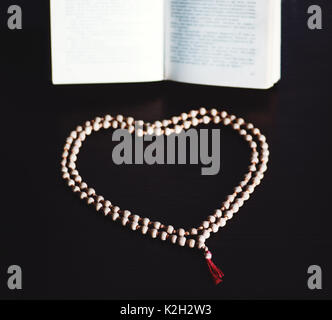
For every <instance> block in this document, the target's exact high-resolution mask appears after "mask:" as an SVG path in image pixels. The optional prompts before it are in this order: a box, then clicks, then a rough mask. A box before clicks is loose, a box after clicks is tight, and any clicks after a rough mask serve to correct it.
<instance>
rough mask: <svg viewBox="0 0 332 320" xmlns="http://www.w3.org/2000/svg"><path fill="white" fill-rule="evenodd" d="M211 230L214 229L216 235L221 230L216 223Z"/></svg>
mask: <svg viewBox="0 0 332 320" xmlns="http://www.w3.org/2000/svg"><path fill="white" fill-rule="evenodd" d="M211 228H212V232H214V233H216V232H218V230H219V227H218V225H217V224H215V223H213V224H212V225H211Z"/></svg>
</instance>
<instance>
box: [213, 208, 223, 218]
mask: <svg viewBox="0 0 332 320" xmlns="http://www.w3.org/2000/svg"><path fill="white" fill-rule="evenodd" d="M214 215H215V216H216V217H217V218H220V217H221V216H222V211H221V210H220V209H216V210H215V211H214Z"/></svg>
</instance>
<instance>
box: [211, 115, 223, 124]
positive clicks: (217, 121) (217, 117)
mask: <svg viewBox="0 0 332 320" xmlns="http://www.w3.org/2000/svg"><path fill="white" fill-rule="evenodd" d="M220 121H221V118H220V117H219V116H215V117H213V122H214V123H215V124H218V123H219V122H220Z"/></svg>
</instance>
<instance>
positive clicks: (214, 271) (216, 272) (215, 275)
mask: <svg viewBox="0 0 332 320" xmlns="http://www.w3.org/2000/svg"><path fill="white" fill-rule="evenodd" d="M211 258H212V254H211V252H210V251H207V252H206V253H205V259H206V263H207V265H208V267H209V270H210V273H211V275H212V279H213V281H214V283H215V284H216V285H217V284H219V283H220V282H222V277H223V276H224V274H223V273H222V271H221V270H220V269H219V268H218V267H217V266H216V265H215V264H214V263H213V262H212V260H211Z"/></svg>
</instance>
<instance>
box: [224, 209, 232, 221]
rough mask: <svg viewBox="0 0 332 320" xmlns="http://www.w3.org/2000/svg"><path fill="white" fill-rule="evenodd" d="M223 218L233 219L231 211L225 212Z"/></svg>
mask: <svg viewBox="0 0 332 320" xmlns="http://www.w3.org/2000/svg"><path fill="white" fill-rule="evenodd" d="M225 218H227V219H228V220H229V219H232V218H233V211H232V210H227V211H226V212H225Z"/></svg>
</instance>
